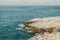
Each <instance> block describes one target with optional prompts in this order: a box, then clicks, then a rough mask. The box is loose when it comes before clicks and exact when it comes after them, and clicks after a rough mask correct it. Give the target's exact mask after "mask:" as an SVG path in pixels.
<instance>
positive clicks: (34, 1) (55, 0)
mask: <svg viewBox="0 0 60 40" xmlns="http://www.w3.org/2000/svg"><path fill="white" fill-rule="evenodd" d="M0 5H60V0H0Z"/></svg>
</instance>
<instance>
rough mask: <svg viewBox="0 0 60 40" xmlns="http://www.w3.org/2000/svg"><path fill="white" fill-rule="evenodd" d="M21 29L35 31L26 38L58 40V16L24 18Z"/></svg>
mask: <svg viewBox="0 0 60 40" xmlns="http://www.w3.org/2000/svg"><path fill="white" fill-rule="evenodd" d="M22 29H23V30H25V31H27V32H34V33H35V35H34V36H33V37H31V38H30V39H28V40H60V16H58V17H47V18H35V19H32V20H26V21H25V22H24V23H23V24H22Z"/></svg>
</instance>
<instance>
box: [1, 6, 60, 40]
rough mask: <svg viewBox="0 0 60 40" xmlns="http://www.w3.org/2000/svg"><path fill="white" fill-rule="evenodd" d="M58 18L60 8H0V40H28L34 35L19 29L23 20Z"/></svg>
mask: <svg viewBox="0 0 60 40" xmlns="http://www.w3.org/2000/svg"><path fill="white" fill-rule="evenodd" d="M52 16H60V6H10V7H9V6H8V7H7V6H5V7H4V6H0V40H28V38H30V37H31V36H33V35H34V33H28V32H26V31H23V30H16V28H19V26H18V24H22V23H23V22H24V20H29V19H33V18H43V17H52Z"/></svg>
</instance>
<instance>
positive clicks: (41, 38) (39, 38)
mask: <svg viewBox="0 0 60 40" xmlns="http://www.w3.org/2000/svg"><path fill="white" fill-rule="evenodd" d="M29 40H60V32H58V33H57V32H56V33H51V34H49V33H44V35H41V34H37V35H35V36H33V37H32V38H30V39H29Z"/></svg>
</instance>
